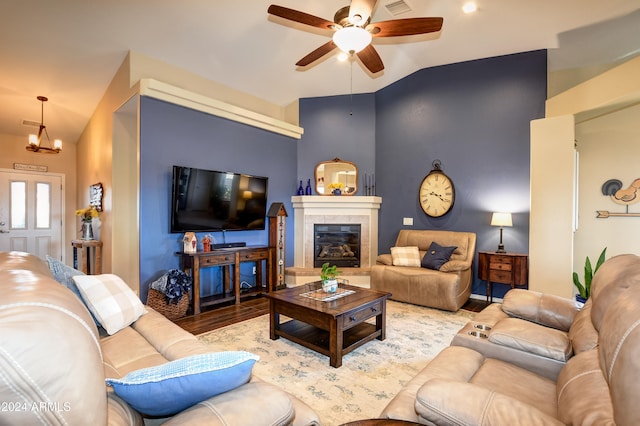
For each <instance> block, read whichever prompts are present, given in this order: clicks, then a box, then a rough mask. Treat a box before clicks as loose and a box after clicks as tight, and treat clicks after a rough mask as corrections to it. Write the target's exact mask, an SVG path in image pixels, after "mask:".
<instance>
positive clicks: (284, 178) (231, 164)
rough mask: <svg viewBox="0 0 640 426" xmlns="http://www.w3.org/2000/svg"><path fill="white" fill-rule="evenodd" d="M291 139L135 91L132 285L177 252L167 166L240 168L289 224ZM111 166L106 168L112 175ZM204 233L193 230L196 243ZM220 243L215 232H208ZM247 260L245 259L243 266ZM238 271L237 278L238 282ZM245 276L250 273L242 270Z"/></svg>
mask: <svg viewBox="0 0 640 426" xmlns="http://www.w3.org/2000/svg"><path fill="white" fill-rule="evenodd" d="M296 149H297V148H296V141H295V140H293V139H291V138H288V137H285V136H282V135H277V134H275V133H272V132H268V131H264V130H261V129H257V128H254V127H251V126H247V125H244V124H240V123H237V122H234V121H230V120H226V119H223V118H220V117H215V116H212V115H209V114H205V113H202V112H198V111H194V110H191V109H188V108H184V107H181V106H177V105H174V104H171V103H167V102H163V101H159V100H157V99H153V98H149V97H144V96H143V97H141V102H140V188H141V190H140V283H141V295H140V296H141V299H142V300H146V288H147V287H146V285H147V284H148V283H149V282H150V281H151V280H152V279H153V278H154V277H156V276H157V275H158V274H159V273H162V272H163V271H166V270H168V269H171V268H178V266H179V259H178V257H177V256H176V255H175V253H176V252H177V251H180V250H182V241H181V239H182V235H183V234H171V233H170V232H169V220H170V219H169V216H170V204H171V202H170V198H171V179H172V166H173V165H180V166H188V167H197V168H202V169H209V170H220V171H231V172H237V173H246V174H251V175H257V176H266V177H268V178H269V184H268V189H267V191H268V200H267V201H268V202H267V208H268V207H269V206H270V205H271V203H273V202H283V203H284V204H285V209H286V210H287V212H288V213H289V217H288V218H287V226H288V227H289V226H290V227H291V229H293V208H292V207H291V195H293V193H294V192H293V191H294V188H296V186H295V182H296V176H297V175H296ZM117 166H118V165H117V164H114V173H117ZM204 234H205V233H198V234H197V235H198V241H200V240H201V238H202V236H204ZM212 235H213V236H214V237H215V238H216V239H217V241H218V242H222V238H223V236H222V233H220V232H217V233H213V234H212ZM226 241H227V242H237V241H244V242H246V243H247V244H248V245H267V244H268V242H269V235H268V230H266V229H265V230H264V231H229V232H226ZM287 246H288V247H291V250H288V251H287V264H293V249H292V248H293V233H292V232H288V233H287ZM251 266H252V265H251V264H247V267H248V268H249V271H250V269H251V268H250V267H251ZM217 269H219V268H207V271H205V270H203V273H204V274H205V275H203V277H202V278H203V280H202V281H203V288H204V291H203V293H204V294H206V293H207V288H206V287H209V289H208V290H209V291H210V292H211V293H213V292H215V290H216V288H215V287H216V285H217V283H219V276H220V275H219V271H217ZM244 274H245V271H242V272H241V278H242V279H243V280H245V278H249V277H246V276H245V275H244ZM249 274H251V272H249Z"/></svg>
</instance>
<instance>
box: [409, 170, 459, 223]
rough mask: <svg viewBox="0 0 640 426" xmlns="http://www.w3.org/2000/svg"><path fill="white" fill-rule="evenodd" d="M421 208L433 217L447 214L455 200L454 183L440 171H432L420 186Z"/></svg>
mask: <svg viewBox="0 0 640 426" xmlns="http://www.w3.org/2000/svg"><path fill="white" fill-rule="evenodd" d="M418 197H419V200H420V206H421V207H422V210H424V212H425V213H426V214H427V215H429V216H431V217H440V216H444V215H445V214H447V213H448V212H449V211H450V210H451V207H453V202H454V200H455V189H454V187H453V182H452V181H451V179H449V177H448V176H447V175H445V174H444V173H443V172H441V171H439V170H432V171H431V172H430V173H429V174H428V175H427V177H425V178H424V179H423V180H422V184H420V192H419V193H418Z"/></svg>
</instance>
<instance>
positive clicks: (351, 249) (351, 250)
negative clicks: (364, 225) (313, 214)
mask: <svg viewBox="0 0 640 426" xmlns="http://www.w3.org/2000/svg"><path fill="white" fill-rule="evenodd" d="M313 237H314V241H315V244H314V245H315V248H314V261H313V266H314V268H321V267H322V264H323V263H326V262H329V263H331V264H332V265H336V266H339V267H352V268H359V267H360V225H357V224H353V225H352V224H346V225H340V224H315V225H313Z"/></svg>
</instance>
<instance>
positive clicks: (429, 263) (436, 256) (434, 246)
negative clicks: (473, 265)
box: [422, 241, 458, 271]
mask: <svg viewBox="0 0 640 426" xmlns="http://www.w3.org/2000/svg"><path fill="white" fill-rule="evenodd" d="M457 248H458V247H457V246H452V247H443V246H441V245H440V244H438V243H436V242H435V241H433V242H432V243H431V245H430V246H429V249H428V250H427V253H425V255H424V257H423V258H422V267H423V268H429V269H435V270H436V271H437V270H439V269H440V267H441V266H442V265H444V264H445V263H447V262H448V261H449V259H450V258H451V255H452V254H453V252H454V251H455V250H456V249H457Z"/></svg>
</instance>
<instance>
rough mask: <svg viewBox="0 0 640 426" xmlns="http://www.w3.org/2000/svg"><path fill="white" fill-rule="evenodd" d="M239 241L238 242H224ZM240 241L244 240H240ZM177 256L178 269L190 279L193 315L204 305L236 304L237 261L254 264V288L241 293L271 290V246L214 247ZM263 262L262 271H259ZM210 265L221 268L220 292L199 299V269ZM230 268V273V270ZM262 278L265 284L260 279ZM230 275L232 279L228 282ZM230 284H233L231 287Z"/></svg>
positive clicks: (238, 300)
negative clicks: (222, 271) (221, 291)
mask: <svg viewBox="0 0 640 426" xmlns="http://www.w3.org/2000/svg"><path fill="white" fill-rule="evenodd" d="M228 244H239V243H228ZM242 244H244V243H242ZM176 254H177V255H178V256H180V269H182V270H183V271H185V272H186V273H188V274H189V275H190V276H191V278H192V279H193V309H192V313H193V314H194V315H197V314H199V313H200V312H201V308H202V307H205V306H208V305H216V304H220V303H226V302H231V301H234V302H235V303H236V304H239V303H240V285H241V283H240V264H241V263H242V262H254V263H255V264H256V267H257V268H256V287H255V290H254V291H251V292H248V291H247V292H243V295H245V296H252V295H257V294H261V293H265V292H267V293H268V292H271V291H273V283H272V282H271V277H272V276H273V271H272V269H271V268H273V267H274V264H273V249H272V248H270V247H263V246H248V247H247V246H246V245H245V246H241V247H227V248H221V249H214V250H211V251H207V252H201V251H199V252H196V253H183V252H178V253H176ZM263 265H264V266H265V270H264V271H263V268H262V267H263ZM214 266H222V267H223V268H224V277H223V294H222V295H219V296H210V297H207V298H205V300H202V301H201V300H200V269H201V268H208V267H214ZM232 270H233V275H231V271H232ZM263 277H265V281H266V282H265V283H264V284H265V285H263V283H262V278H263ZM231 278H232V279H233V281H231ZM230 285H232V286H233V287H232V288H231V287H230Z"/></svg>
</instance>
